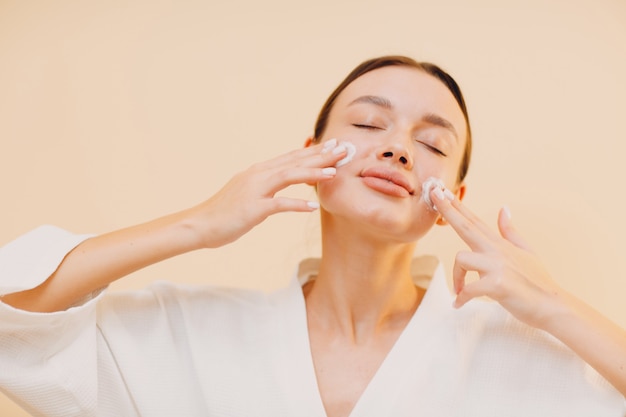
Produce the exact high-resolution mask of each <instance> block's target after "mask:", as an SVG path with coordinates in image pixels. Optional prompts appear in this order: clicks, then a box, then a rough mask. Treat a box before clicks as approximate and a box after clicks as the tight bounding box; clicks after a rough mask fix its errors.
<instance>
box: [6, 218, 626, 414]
mask: <svg viewBox="0 0 626 417" xmlns="http://www.w3.org/2000/svg"><path fill="white" fill-rule="evenodd" d="M86 237H87V236H77V235H72V234H70V233H68V232H65V231H63V230H60V229H58V228H54V227H50V226H45V227H41V228H39V229H36V230H35V231H33V232H31V233H29V234H27V235H24V236H22V237H21V238H19V239H17V240H16V241H13V242H11V243H9V244H8V245H6V246H5V247H3V248H1V249H0V294H7V293H10V292H15V291H19V290H24V289H28V288H33V287H35V286H37V285H38V284H40V283H41V282H43V281H44V280H45V279H46V278H47V277H48V276H49V275H50V274H51V273H52V272H53V271H54V270H55V269H56V267H57V266H58V264H59V263H60V262H61V261H62V259H63V257H64V256H65V255H66V254H67V253H68V252H69V251H70V250H71V249H72V248H74V247H75V246H76V245H77V244H78V243H80V242H81V241H82V240H84V239H85V238H86ZM316 265H317V262H316V261H314V260H307V261H305V262H303V263H302V264H301V266H300V268H299V270H298V273H297V274H296V277H295V278H294V279H293V280H292V281H291V283H290V285H289V286H288V287H287V288H285V289H283V290H279V291H277V292H274V293H271V294H265V293H263V292H258V291H246V290H234V289H223V288H215V287H191V286H181V285H174V284H170V283H156V284H153V285H151V286H150V287H149V288H147V289H145V290H142V291H136V292H125V293H116V292H112V291H111V292H107V291H103V292H101V293H99V294H94V295H93V296H92V297H89V298H90V299H88V300H85V301H84V302H82V303H80V305H78V306H76V307H73V308H70V309H68V310H66V311H62V312H57V313H30V312H25V311H20V310H17V309H14V308H12V307H10V306H8V305H6V304H3V303H0V388H1V389H2V390H3V391H4V392H5V393H6V394H7V395H9V396H10V397H11V398H13V399H14V400H15V401H16V402H18V403H19V404H21V405H22V406H23V407H24V408H25V409H26V410H28V411H29V412H30V413H32V414H33V415H34V416H59V417H71V416H107V417H108V416H110V417H131V416H143V417H154V416H163V417H173V416H181V417H196V416H198V417H200V416H220V417H222V416H223V417H227V416H228V417H263V416H267V417H306V416H311V417H324V416H325V413H324V407H323V405H322V402H321V399H320V395H319V390H318V388H317V383H316V378H315V372H314V368H313V362H312V358H311V351H310V348H309V340H308V333H307V322H306V312H305V305H304V298H303V295H302V291H301V285H302V284H303V283H304V282H306V280H308V279H310V277H312V276H314V275H315V274H316V272H315V268H316ZM416 265H417V266H416V267H415V269H416V271H418V272H416V283H417V284H418V285H423V278H424V277H423V276H419V270H420V266H419V262H417V263H416ZM422 269H423V268H422ZM427 281H428V280H427ZM426 285H428V284H426ZM452 300H453V297H452V295H451V294H450V291H449V289H448V287H447V284H446V280H445V277H444V274H443V271H442V268H441V267H437V268H435V272H434V274H433V276H432V280H430V284H429V285H428V291H427V292H426V295H425V297H424V299H423V301H422V303H421V305H420V306H419V308H418V310H417V311H416V313H415V315H414V316H413V318H412V319H411V320H410V322H409V323H408V325H407V327H406V329H405V330H404V332H403V333H402V335H401V336H400V338H399V339H398V341H397V342H396V344H395V345H394V347H393V348H392V350H391V351H390V353H389V355H388V356H387V358H386V359H385V361H384V362H383V364H382V365H381V367H380V369H379V370H378V372H377V373H376V375H375V376H374V378H373V379H372V381H371V382H370V384H369V386H368V387H367V389H366V390H365V392H364V393H363V395H362V397H361V398H360V399H359V401H358V403H357V404H356V406H355V408H354V410H353V411H352V414H351V417H363V416H372V417H386V416H389V417H405V416H437V417H446V416H463V417H467V416H477V417H478V416H479V417H490V416H493V417H515V416H524V417H543V416H546V417H548V416H549V417H556V416H563V417H575V416H581V417H582V416H585V417H589V416H593V417H602V416H606V417H624V416H626V408H625V404H624V398H623V397H622V396H621V395H620V394H619V392H617V391H616V390H615V389H614V388H613V387H612V386H610V384H608V383H607V382H606V381H605V380H604V379H603V378H602V377H600V376H599V375H598V374H597V373H596V372H595V371H594V370H593V369H591V368H590V367H589V366H588V365H586V364H585V363H584V362H582V361H581V360H580V359H579V358H578V357H577V356H575V355H574V354H573V353H572V352H571V351H570V350H569V349H568V348H567V347H565V346H564V345H562V344H561V343H560V342H558V341H557V340H555V339H554V338H553V337H551V336H550V335H548V334H546V333H544V332H542V331H539V330H536V329H533V328H530V327H528V326H526V325H524V324H522V323H520V322H519V321H517V320H516V319H514V318H513V317H512V316H511V315H510V314H508V313H507V312H506V311H505V310H503V309H502V308H501V307H500V306H499V305H497V304H495V303H491V302H486V301H479V300H474V301H471V302H470V303H469V304H468V305H466V306H465V307H463V308H461V309H459V310H456V309H454V308H452Z"/></svg>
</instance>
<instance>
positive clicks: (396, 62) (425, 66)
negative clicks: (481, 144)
mask: <svg viewBox="0 0 626 417" xmlns="http://www.w3.org/2000/svg"><path fill="white" fill-rule="evenodd" d="M390 66H404V67H410V68H415V69H418V70H420V71H424V72H425V73H427V74H430V75H432V76H433V77H435V78H437V79H438V80H440V81H441V82H442V83H443V84H444V85H445V86H446V87H447V88H448V90H450V92H451V93H452V95H453V96H454V98H455V99H456V102H457V103H458V104H459V107H460V108H461V111H462V112H463V115H464V116H465V126H466V128H467V142H466V144H465V152H464V153H463V159H462V160H461V166H460V167H459V175H458V181H459V182H461V181H463V179H465V176H466V175H467V170H468V169H469V163H470V157H471V154H472V131H471V129H470V123H469V115H468V113H467V107H466V106H465V100H464V99H463V94H462V93H461V89H460V88H459V85H458V84H457V83H456V81H454V78H452V77H451V76H450V74H448V73H447V72H445V71H444V70H443V69H441V68H440V67H438V66H437V65H435V64H431V63H429V62H417V61H415V60H414V59H411V58H408V57H405V56H401V55H390V56H383V57H379V58H373V59H369V60H367V61H365V62H363V63H361V64H360V65H359V66H357V67H356V68H355V69H353V70H352V72H351V73H350V74H348V76H347V77H346V78H345V79H344V80H343V81H342V82H341V84H339V85H338V86H337V88H335V91H333V92H332V94H331V95H330V96H329V97H328V99H327V100H326V103H324V105H323V106H322V110H321V111H320V113H319V116H318V117H317V121H316V122H315V130H314V135H315V138H314V141H319V140H320V139H321V137H322V135H323V134H324V131H325V130H326V125H327V124H328V118H329V116H330V112H331V110H332V109H333V106H334V105H335V101H336V100H337V97H338V96H339V94H341V92H342V91H343V90H345V89H346V87H347V86H348V85H350V84H351V83H352V82H353V81H354V80H356V79H357V78H359V77H360V76H362V75H363V74H366V73H368V72H370V71H373V70H375V69H379V68H384V67H390Z"/></svg>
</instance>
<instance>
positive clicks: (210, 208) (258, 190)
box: [188, 141, 346, 248]
mask: <svg viewBox="0 0 626 417" xmlns="http://www.w3.org/2000/svg"><path fill="white" fill-rule="evenodd" d="M335 143H336V142H330V141H329V142H326V143H325V144H316V145H311V146H307V147H305V148H303V149H298V150H295V151H291V152H289V153H286V154H284V155H281V156H278V157H276V158H273V159H271V160H269V161H265V162H261V163H257V164H254V165H252V166H251V167H250V168H248V169H246V170H244V171H242V172H240V173H238V174H236V175H235V176H234V177H233V178H232V179H231V180H230V181H229V182H228V183H227V184H226V185H225V186H224V187H223V188H222V189H221V190H220V191H218V192H217V193H216V194H215V195H214V196H213V197H211V198H210V199H208V200H207V201H205V202H203V203H201V204H199V205H197V206H195V207H193V208H191V209H190V210H189V211H188V214H189V215H190V218H189V221H190V224H191V227H192V228H193V230H194V231H195V232H196V233H197V236H198V239H199V240H198V245H199V247H201V248H215V247H219V246H222V245H225V244H227V243H230V242H233V241H235V240H236V239H238V238H239V237H241V236H243V235H244V234H245V233H247V232H248V231H249V230H250V229H252V228H253V227H254V226H256V225H258V224H259V223H261V222H262V221H263V220H265V219H266V218H267V217H268V216H270V215H272V214H275V213H280V212H286V211H298V212H309V211H313V210H315V209H317V208H318V207H319V205H318V203H317V202H314V201H306V200H301V199H295V198H289V197H284V196H277V195H276V194H277V193H278V192H279V191H281V190H283V189H285V188H287V187H289V186H290V185H295V184H302V183H307V184H315V183H317V182H319V181H325V180H328V179H331V178H333V177H334V176H335V172H336V169H335V168H334V165H335V164H336V163H337V162H338V161H339V160H340V159H341V158H343V157H344V156H345V155H346V151H345V148H344V147H343V146H341V145H339V146H333V145H334V144H335Z"/></svg>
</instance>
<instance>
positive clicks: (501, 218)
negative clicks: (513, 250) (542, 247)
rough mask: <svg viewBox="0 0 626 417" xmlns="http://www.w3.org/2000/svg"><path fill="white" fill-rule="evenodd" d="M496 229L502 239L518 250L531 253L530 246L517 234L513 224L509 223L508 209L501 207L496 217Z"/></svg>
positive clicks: (509, 214)
mask: <svg viewBox="0 0 626 417" xmlns="http://www.w3.org/2000/svg"><path fill="white" fill-rule="evenodd" d="M498 229H499V230H500V234H501V235H502V237H503V238H505V239H506V240H508V241H509V242H511V243H512V244H514V245H515V246H517V247H518V248H521V249H524V250H527V251H529V252H530V251H531V249H530V246H529V245H528V243H526V241H525V240H524V239H523V238H522V236H521V235H520V234H519V233H518V232H517V230H516V229H515V227H514V226H513V223H512V222H511V212H510V211H509V208H508V207H502V209H500V214H499V215H498Z"/></svg>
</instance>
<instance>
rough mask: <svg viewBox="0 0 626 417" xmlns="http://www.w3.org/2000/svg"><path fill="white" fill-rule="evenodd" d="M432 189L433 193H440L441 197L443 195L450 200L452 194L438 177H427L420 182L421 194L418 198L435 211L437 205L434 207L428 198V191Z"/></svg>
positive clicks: (452, 198) (452, 196)
mask: <svg viewBox="0 0 626 417" xmlns="http://www.w3.org/2000/svg"><path fill="white" fill-rule="evenodd" d="M433 190H434V192H435V193H440V194H438V195H440V196H441V198H444V197H445V198H447V199H448V200H450V201H452V200H454V194H453V193H452V191H450V190H448V189H447V188H446V186H445V184H444V182H443V181H442V180H441V179H440V178H436V177H428V178H427V179H426V181H424V182H423V183H422V194H421V196H420V198H421V200H422V201H424V202H425V203H426V205H427V206H428V208H429V209H431V210H433V211H437V207H435V205H434V204H433V201H432V199H431V198H430V193H431V192H433Z"/></svg>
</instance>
